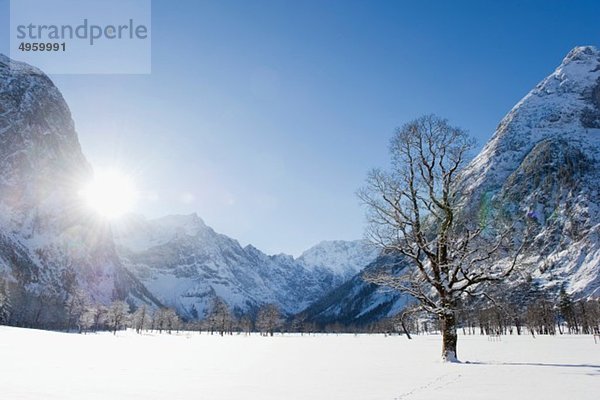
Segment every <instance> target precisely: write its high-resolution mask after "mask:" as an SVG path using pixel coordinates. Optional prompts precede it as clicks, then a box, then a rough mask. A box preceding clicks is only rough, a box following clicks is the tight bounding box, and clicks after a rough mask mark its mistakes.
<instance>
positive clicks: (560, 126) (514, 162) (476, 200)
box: [462, 47, 600, 296]
mask: <svg viewBox="0 0 600 400" xmlns="http://www.w3.org/2000/svg"><path fill="white" fill-rule="evenodd" d="M599 121H600V51H598V50H597V49H596V48H594V47H577V48H575V49H573V50H572V51H571V52H570V53H569V54H568V55H567V56H566V57H565V59H564V60H563V62H562V63H561V65H560V66H559V67H558V68H557V69H556V70H555V71H554V72H553V73H552V74H551V75H550V76H548V77H547V78H546V79H544V80H543V81H542V82H540V83H539V84H538V85H537V86H536V87H535V88H534V89H533V90H532V91H531V92H529V94H527V96H525V97H524V98H523V99H522V100H521V101H520V102H519V103H518V104H517V105H516V106H515V107H514V108H513V109H512V110H511V111H510V112H509V113H508V115H507V116H506V117H504V119H503V120H502V121H501V122H500V125H499V126H498V129H497V130H496V132H495V133H494V135H493V136H492V138H491V139H490V141H489V142H488V143H487V144H486V146H485V147H484V149H483V150H482V152H481V153H480V154H479V155H478V156H477V157H476V158H475V159H474V160H473V161H472V162H471V163H470V165H469V166H468V168H467V169H466V171H465V174H464V177H463V179H462V182H463V184H464V185H465V187H466V191H467V196H466V202H465V203H466V207H467V208H469V209H470V211H472V212H471V213H469V215H471V216H477V217H478V218H479V219H480V222H481V223H483V224H485V223H486V222H487V220H489V219H491V218H504V219H506V220H507V222H508V223H510V224H514V225H515V226H517V227H518V228H520V229H521V231H524V230H525V226H527V227H528V228H527V229H528V236H529V237H530V239H531V241H532V244H531V246H530V247H529V249H528V250H527V251H526V253H525V258H524V263H526V264H527V265H528V268H527V270H526V274H527V275H528V277H529V278H530V279H531V280H533V282H534V283H535V284H536V285H537V286H539V287H540V288H543V289H546V290H549V291H551V292H555V291H557V290H558V289H559V288H560V287H561V286H564V287H565V289H566V290H567V291H568V292H570V293H573V294H575V295H576V296H599V295H600V168H599V167H600V164H599V162H600V156H599V154H600V124H599Z"/></svg>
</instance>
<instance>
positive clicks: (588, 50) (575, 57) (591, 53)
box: [562, 46, 600, 65]
mask: <svg viewBox="0 0 600 400" xmlns="http://www.w3.org/2000/svg"><path fill="white" fill-rule="evenodd" d="M599 59H600V50H598V49H597V48H596V47H595V46H577V47H575V48H573V49H572V50H571V51H569V53H568V54H567V56H566V57H565V58H564V59H563V62H562V64H563V65H565V64H569V63H571V62H573V61H575V62H577V61H579V62H581V61H584V62H585V61H592V62H594V61H595V62H598V61H599Z"/></svg>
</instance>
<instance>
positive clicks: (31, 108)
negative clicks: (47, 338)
mask: <svg viewBox="0 0 600 400" xmlns="http://www.w3.org/2000/svg"><path fill="white" fill-rule="evenodd" d="M91 174H92V170H91V168H90V166H89V164H88V163H87V162H86V160H85V158H84V156H83V154H82V152H81V148H80V146H79V142H78V139H77V134H76V132H75V129H74V124H73V120H72V119H71V114H70V112H69V108H68V107H67V105H66V103H65V101H64V99H63V98H62V96H61V94H60V92H59V91H58V89H57V88H56V87H55V86H54V84H53V83H52V81H51V80H50V79H49V78H48V77H47V76H46V75H44V74H43V73H42V72H41V71H39V70H38V69H36V68H33V67H31V66H28V65H26V64H22V63H17V62H13V61H11V60H10V59H8V58H7V57H5V56H3V55H0V280H1V281H2V282H0V283H2V285H3V287H4V288H3V290H5V291H7V292H8V297H9V301H10V304H11V317H10V318H11V322H12V323H15V324H29V325H36V326H53V325H60V324H61V323H62V322H63V321H62V320H63V318H64V315H63V314H64V303H65V301H66V299H67V298H68V296H69V295H70V293H73V292H74V291H75V290H77V289H81V290H82V291H84V292H85V293H86V295H87V296H88V298H89V301H91V302H100V303H107V302H110V301H111V300H113V299H115V298H121V299H129V300H130V301H132V302H135V301H151V300H149V299H148V296H149V294H148V293H146V292H145V290H144V288H143V286H141V285H139V283H137V282H136V281H135V279H134V278H133V277H132V276H131V275H130V274H129V273H128V272H127V271H126V270H124V269H123V268H122V267H121V265H120V261H119V258H118V257H117V254H116V252H115V250H114V245H113V242H112V239H111V236H110V231H109V229H107V227H106V226H105V225H103V224H101V223H99V221H95V220H94V218H93V216H92V215H90V214H89V213H87V212H86V210H85V207H84V206H83V204H82V201H81V199H80V196H79V194H78V192H79V190H80V188H81V187H82V185H83V184H84V182H85V181H86V180H88V179H89V178H90V176H91Z"/></svg>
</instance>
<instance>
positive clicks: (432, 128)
mask: <svg viewBox="0 0 600 400" xmlns="http://www.w3.org/2000/svg"><path fill="white" fill-rule="evenodd" d="M473 144H474V142H473V140H472V139H471V138H470V137H469V136H468V135H467V133H466V132H465V131H463V130H462V129H460V128H456V127H453V126H450V125H449V124H448V122H447V121H446V120H444V119H441V118H439V117H437V116H433V115H429V116H424V117H421V118H419V119H416V120H414V121H412V122H409V123H407V124H405V125H404V126H402V128H400V129H398V130H397V131H396V133H395V135H394V137H393V139H392V141H391V146H390V152H391V158H392V160H391V161H392V162H391V170H390V171H387V172H384V171H381V170H373V171H371V172H370V173H369V175H368V179H367V183H366V186H365V187H364V188H363V189H361V190H360V191H359V193H358V195H359V197H360V199H361V201H362V202H363V203H364V204H365V205H366V207H367V216H368V220H369V227H368V230H367V236H368V237H369V238H370V239H371V241H373V242H374V243H375V244H377V245H378V246H380V247H382V248H383V249H384V251H385V252H387V253H393V254H398V255H400V256H402V257H403V259H404V260H405V264H406V268H404V270H403V271H402V272H401V273H400V274H393V273H390V272H389V270H383V269H382V270H381V271H380V272H374V273H369V274H365V279H366V280H367V281H369V282H372V283H375V284H378V285H385V286H388V287H392V288H394V289H397V290H399V291H402V292H404V293H407V294H409V295H411V296H412V297H414V298H415V299H417V300H418V302H419V304H420V307H421V308H422V309H424V310H426V311H428V312H430V313H433V314H434V315H436V316H437V318H438V320H439V322H440V327H441V331H442V342H443V345H442V358H443V360H445V361H456V360H457V353H456V345H457V333H456V332H457V311H458V309H459V304H460V301H459V300H460V299H461V297H462V296H464V295H467V294H468V295H472V296H477V295H485V293H484V292H483V291H482V290H481V287H482V284H483V283H486V284H487V283H490V282H497V281H501V280H503V279H504V278H506V277H508V275H509V274H510V273H511V272H512V271H513V270H514V268H515V265H516V258H515V259H514V260H513V262H512V263H505V264H501V263H493V262H491V261H492V260H493V257H494V255H495V254H496V253H498V252H499V251H505V249H507V248H510V246H509V245H510V243H509V240H508V239H509V235H508V230H498V229H487V227H486V226H481V225H479V224H477V223H475V224H474V223H473V221H470V220H469V218H464V217H463V218H459V213H460V210H461V208H462V207H461V206H462V205H461V200H462V199H463V194H464V190H465V189H464V188H465V186H464V185H459V184H458V183H459V176H460V172H461V169H462V167H463V165H464V163H465V160H466V157H467V156H468V152H469V151H470V150H471V149H472V148H473Z"/></svg>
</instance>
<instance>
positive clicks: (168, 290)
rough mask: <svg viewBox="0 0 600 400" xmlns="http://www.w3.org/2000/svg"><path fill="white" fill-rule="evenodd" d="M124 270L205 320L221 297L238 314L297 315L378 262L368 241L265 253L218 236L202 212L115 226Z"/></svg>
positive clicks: (132, 219)
mask: <svg viewBox="0 0 600 400" xmlns="http://www.w3.org/2000/svg"><path fill="white" fill-rule="evenodd" d="M114 234H115V239H116V242H117V243H118V251H119V253H120V255H121V257H122V259H123V261H124V264H125V266H126V267H127V268H128V269H129V270H130V271H131V272H132V273H133V275H135V276H136V277H137V278H138V279H139V280H140V281H141V282H143V283H144V285H145V286H146V287H147V288H148V289H149V290H150V292H152V293H153V294H154V295H156V297H157V298H158V299H159V300H160V301H161V302H162V303H164V304H165V305H168V306H170V307H174V308H176V309H177V310H178V312H179V313H180V314H181V315H183V316H185V317H188V318H202V317H203V316H204V315H205V314H206V312H207V311H208V310H209V308H210V305H211V302H212V301H213V299H214V298H215V297H217V296H218V297H220V298H222V299H223V300H224V301H225V302H226V303H227V304H229V305H230V307H232V308H233V309H234V310H235V311H236V312H238V313H245V312H252V311H253V310H255V309H256V308H257V307H259V306H260V305H262V304H265V303H274V304H277V305H278V306H280V307H281V308H282V310H283V311H284V312H286V313H295V312H298V311H300V310H302V309H304V308H305V307H307V306H308V305H309V304H310V303H312V302H314V301H315V300H316V299H318V298H320V297H321V296H323V295H324V294H325V293H327V292H328V291H329V290H332V289H333V288H335V287H336V286H338V285H339V284H341V283H342V282H344V281H345V280H347V279H349V278H350V277H351V276H352V275H354V274H356V272H358V271H359V270H360V269H361V268H362V267H364V266H366V265H367V264H368V263H369V262H371V261H372V260H373V259H375V257H376V255H377V250H376V249H373V248H370V247H368V246H366V245H365V244H364V242H362V241H356V242H344V241H335V242H323V243H320V244H319V245H317V246H315V247H313V248H311V249H309V250H307V251H306V252H305V253H304V254H303V255H302V256H300V257H299V258H297V259H294V258H293V257H292V256H289V255H285V254H279V255H266V254H264V253H263V252H261V251H260V250H258V249H257V248H255V247H253V246H251V245H249V246H246V247H242V246H241V245H240V244H239V243H238V242H237V241H236V240H234V239H231V238H229V237H227V236H225V235H222V234H219V233H216V232H215V231H214V230H213V229H212V228H210V227H208V226H207V225H206V224H205V223H204V222H203V221H202V219H200V218H199V217H198V216H197V215H195V214H192V215H179V216H168V217H163V218H159V219H155V220H147V219H145V218H143V217H141V216H131V217H130V218H128V219H126V220H124V221H123V222H122V223H121V224H119V226H118V227H116V228H115V229H114Z"/></svg>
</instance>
